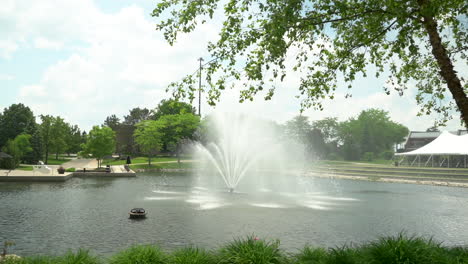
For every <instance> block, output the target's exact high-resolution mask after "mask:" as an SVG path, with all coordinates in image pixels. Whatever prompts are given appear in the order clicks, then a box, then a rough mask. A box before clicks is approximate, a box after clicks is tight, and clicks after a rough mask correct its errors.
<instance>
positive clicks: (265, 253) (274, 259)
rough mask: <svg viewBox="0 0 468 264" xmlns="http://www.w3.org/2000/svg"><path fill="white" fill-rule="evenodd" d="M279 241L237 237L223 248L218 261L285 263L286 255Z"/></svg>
mask: <svg viewBox="0 0 468 264" xmlns="http://www.w3.org/2000/svg"><path fill="white" fill-rule="evenodd" d="M279 244H280V243H279V241H278V240H276V241H273V242H268V241H264V240H259V239H257V238H256V237H254V236H250V237H248V238H247V239H236V240H234V242H231V243H229V244H228V245H227V246H225V247H224V248H222V249H221V252H220V258H221V259H220V261H219V262H218V263H231V264H236V263H239V264H244V263H255V264H277V263H284V262H285V257H284V256H283V254H282V253H281V251H280V249H279Z"/></svg>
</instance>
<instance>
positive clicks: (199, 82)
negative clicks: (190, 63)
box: [198, 57, 203, 117]
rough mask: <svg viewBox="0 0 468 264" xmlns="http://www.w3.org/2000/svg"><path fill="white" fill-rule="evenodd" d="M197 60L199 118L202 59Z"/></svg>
mask: <svg viewBox="0 0 468 264" xmlns="http://www.w3.org/2000/svg"><path fill="white" fill-rule="evenodd" d="M198 60H199V61H200V69H199V72H198V116H200V117H201V73H202V61H203V58H201V57H200V58H199V59H198Z"/></svg>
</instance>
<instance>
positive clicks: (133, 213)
mask: <svg viewBox="0 0 468 264" xmlns="http://www.w3.org/2000/svg"><path fill="white" fill-rule="evenodd" d="M128 214H129V215H130V218H133V219H135V218H145V217H146V211H145V209H143V208H133V209H132V210H130V213H128Z"/></svg>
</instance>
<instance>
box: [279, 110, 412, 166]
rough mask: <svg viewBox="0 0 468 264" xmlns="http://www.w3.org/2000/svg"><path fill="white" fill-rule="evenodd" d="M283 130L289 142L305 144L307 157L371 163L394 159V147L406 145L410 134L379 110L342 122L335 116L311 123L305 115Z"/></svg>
mask: <svg viewBox="0 0 468 264" xmlns="http://www.w3.org/2000/svg"><path fill="white" fill-rule="evenodd" d="M281 129H283V133H284V135H285V136H286V137H287V138H288V139H291V140H293V141H295V142H298V143H300V144H303V145H304V146H305V148H306V152H307V154H308V155H313V156H315V157H318V158H321V159H331V160H336V159H344V160H369V161H370V160H372V159H376V158H380V159H391V158H392V156H393V153H394V146H395V145H396V144H399V143H401V142H403V141H404V139H405V137H406V136H407V135H408V132H409V130H408V128H407V127H405V126H403V125H401V124H398V123H396V122H394V121H392V120H390V117H389V113H388V112H386V111H384V110H380V109H368V110H364V111H362V112H361V113H360V114H359V115H358V116H357V117H352V118H350V119H348V120H346V121H342V122H340V121H338V119H337V118H333V117H329V118H325V119H323V120H318V121H313V122H310V121H309V120H308V118H307V117H305V116H297V117H295V118H293V119H292V120H289V121H287V122H286V123H285V124H284V126H282V128H281Z"/></svg>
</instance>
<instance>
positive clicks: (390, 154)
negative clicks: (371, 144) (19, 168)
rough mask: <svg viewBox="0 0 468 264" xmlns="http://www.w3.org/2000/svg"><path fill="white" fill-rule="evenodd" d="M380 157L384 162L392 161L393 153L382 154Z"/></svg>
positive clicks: (385, 152)
mask: <svg viewBox="0 0 468 264" xmlns="http://www.w3.org/2000/svg"><path fill="white" fill-rule="evenodd" d="M380 157H381V158H382V159H384V160H391V159H392V158H393V151H390V150H387V151H384V152H382V153H380Z"/></svg>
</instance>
